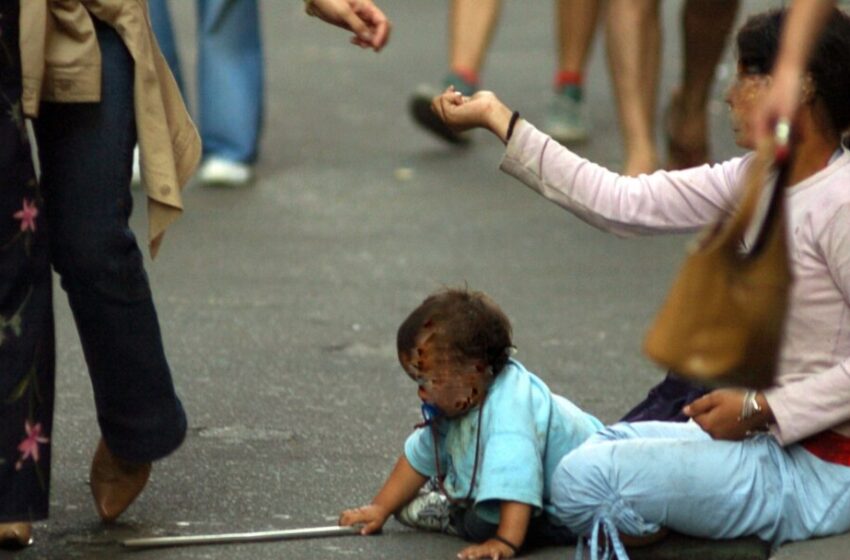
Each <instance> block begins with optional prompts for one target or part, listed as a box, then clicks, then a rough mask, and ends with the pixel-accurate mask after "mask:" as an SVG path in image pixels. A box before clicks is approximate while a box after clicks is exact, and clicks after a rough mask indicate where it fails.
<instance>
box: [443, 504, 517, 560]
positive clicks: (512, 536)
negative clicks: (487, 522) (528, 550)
mask: <svg viewBox="0 0 850 560" xmlns="http://www.w3.org/2000/svg"><path fill="white" fill-rule="evenodd" d="M499 511H500V513H499V529H498V530H497V531H496V535H497V536H496V537H494V538H492V539H489V540H486V541H484V542H483V543H481V544H476V545H473V546H468V547H466V548H464V549H463V550H461V551H460V554H458V558H461V559H463V560H475V559H477V558H492V559H493V560H499V559H501V558H512V557H514V556H516V554H517V552H518V551H519V549H520V547H521V546H522V543H523V542H525V533H526V532H527V531H528V522H529V521H530V520H531V506H530V505H528V504H523V503H521V502H502V504H501V508H500V510H499Z"/></svg>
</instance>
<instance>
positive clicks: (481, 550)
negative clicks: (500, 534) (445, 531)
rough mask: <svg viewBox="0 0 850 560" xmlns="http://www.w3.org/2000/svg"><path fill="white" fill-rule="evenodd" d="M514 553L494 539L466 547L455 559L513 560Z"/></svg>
mask: <svg viewBox="0 0 850 560" xmlns="http://www.w3.org/2000/svg"><path fill="white" fill-rule="evenodd" d="M513 556H514V551H513V549H511V547H509V546H508V545H506V544H505V543H503V542H502V541H498V540H496V539H490V540H488V541H484V542H483V543H481V544H475V545H472V546H468V547H466V548H464V549H463V550H461V551H460V552H459V553H458V555H457V557H458V558H460V559H461V560H475V559H477V558H491V559H492V560H500V559H502V558H513Z"/></svg>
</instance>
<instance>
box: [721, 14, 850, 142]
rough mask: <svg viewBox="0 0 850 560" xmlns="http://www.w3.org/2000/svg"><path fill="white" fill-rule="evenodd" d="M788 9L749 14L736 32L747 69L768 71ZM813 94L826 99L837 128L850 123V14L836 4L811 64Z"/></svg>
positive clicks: (828, 114) (841, 129)
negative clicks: (849, 15)
mask: <svg viewBox="0 0 850 560" xmlns="http://www.w3.org/2000/svg"><path fill="white" fill-rule="evenodd" d="M787 13H788V12H787V10H772V11H769V12H765V13H761V14H757V15H754V16H752V17H751V18H749V19H748V20H747V21H746V23H744V26H743V27H741V29H740V31H738V35H737V45H738V62H739V63H740V64H741V66H742V67H743V68H744V70H745V71H746V72H748V73H753V74H769V73H770V72H771V71H772V70H773V65H774V63H775V62H776V57H777V55H778V54H779V42H780V37H781V34H782V25H783V23H784V21H785V18H786V16H787ZM807 70H808V73H809V74H811V76H812V81H813V82H814V95H815V97H816V98H819V99H820V100H821V101H822V102H823V106H824V108H825V110H826V115H825V116H826V117H827V119H828V122H827V123H825V124H827V125H829V127H830V128H831V129H832V130H834V131H835V132H838V133H841V132H844V131H845V130H846V129H847V127H848V126H850V17H848V15H847V14H845V13H844V12H842V11H841V10H839V9H837V8H835V9H833V11H832V14H830V16H829V19H828V20H827V22H826V25H824V27H823V29H822V31H821V32H820V34H819V35H818V40H817V42H816V43H815V47H814V50H813V51H812V54H811V58H810V60H809V64H808V68H807Z"/></svg>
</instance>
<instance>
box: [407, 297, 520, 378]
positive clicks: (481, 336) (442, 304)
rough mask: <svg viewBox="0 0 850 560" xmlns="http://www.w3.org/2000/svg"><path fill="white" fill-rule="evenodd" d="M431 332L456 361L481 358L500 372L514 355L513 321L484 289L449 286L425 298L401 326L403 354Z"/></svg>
mask: <svg viewBox="0 0 850 560" xmlns="http://www.w3.org/2000/svg"><path fill="white" fill-rule="evenodd" d="M426 331H428V332H429V334H430V336H429V339H430V340H431V344H432V345H434V346H436V347H438V348H440V349H441V350H442V351H445V352H448V353H450V354H451V355H450V356H447V357H448V358H449V359H451V360H453V361H457V362H458V363H460V362H465V361H477V362H482V363H483V364H485V366H487V367H489V368H490V371H492V373H493V375H496V374H498V373H499V372H500V371H501V370H502V368H503V367H505V363H507V361H508V358H509V357H510V354H511V349H512V348H513V343H512V342H511V322H510V320H509V319H508V317H507V315H505V313H504V312H503V311H502V310H501V308H499V306H498V305H496V303H495V302H494V301H493V300H492V299H491V298H490V296H488V295H487V294H485V293H483V292H475V291H470V290H467V289H458V288H447V289H443V290H439V291H437V292H435V293H433V294H431V295H430V296H428V297H427V298H426V299H425V301H423V302H422V303H421V304H420V305H419V307H417V308H416V309H414V310H413V312H412V313H411V314H410V315H408V317H407V319H405V320H404V322H402V324H401V326H400V327H399V328H398V335H397V338H396V346H397V349H398V353H399V355H410V354H412V353H413V350H414V349H416V347H417V344H418V343H419V338H420V335H422V334H423V333H425V332H426Z"/></svg>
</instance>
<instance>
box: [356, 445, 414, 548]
mask: <svg viewBox="0 0 850 560" xmlns="http://www.w3.org/2000/svg"><path fill="white" fill-rule="evenodd" d="M427 480H428V477H426V476H424V475H422V474H420V473H418V472H417V471H416V470H414V468H413V467H412V466H410V463H409V462H408V461H407V458H406V457H405V456H404V455H402V456H401V457H399V459H398V461H396V464H395V467H394V468H393V471H392V472H391V473H390V476H389V477H387V480H386V482H384V485H383V487H381V490H380V491H379V492H378V494H377V495H376V496H375V497H374V498H373V499H372V503H371V504H369V505H366V506H362V507H359V508H355V509H347V510H345V511H343V512H342V513H341V514H340V516H339V524H340V525H342V526H348V525H354V524H356V523H362V524H363V530H362V531H360V533H361V534H363V535H369V534H371V533H375V532H377V531H380V530H381V527H383V526H384V523H386V521H387V518H389V516H390V515H392V514H393V512H395V511H397V510H398V509H400V508H401V507H402V506H404V505H405V504H407V503H408V502H410V500H412V499H413V498H414V497H416V493H417V492H418V491H419V489H420V488H422V485H423V484H425V482H426V481H427Z"/></svg>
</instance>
